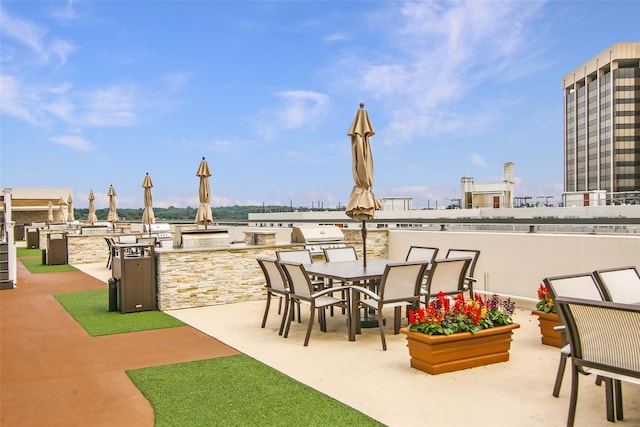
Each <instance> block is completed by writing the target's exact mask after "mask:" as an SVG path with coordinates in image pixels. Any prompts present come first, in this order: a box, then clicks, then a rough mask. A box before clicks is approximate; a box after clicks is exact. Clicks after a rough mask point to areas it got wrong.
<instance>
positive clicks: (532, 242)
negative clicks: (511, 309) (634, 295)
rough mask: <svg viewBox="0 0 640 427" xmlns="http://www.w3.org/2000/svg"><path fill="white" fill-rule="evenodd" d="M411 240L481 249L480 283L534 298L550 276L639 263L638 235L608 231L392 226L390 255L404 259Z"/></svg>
mask: <svg viewBox="0 0 640 427" xmlns="http://www.w3.org/2000/svg"><path fill="white" fill-rule="evenodd" d="M411 245H419V246H431V247H437V248H439V252H438V256H437V257H438V258H444V257H445V255H446V253H447V250H448V249H478V250H480V251H481V252H480V258H479V259H478V264H477V266H476V271H475V274H474V276H475V277H476V279H477V280H478V282H477V285H476V289H478V290H485V291H488V292H496V293H499V294H506V295H515V296H519V297H523V298H530V299H535V298H536V297H537V296H536V291H537V288H538V285H539V284H540V283H541V281H542V279H543V278H545V277H550V276H557V275H565V274H573V273H582V272H591V271H594V270H597V269H603V268H613V267H622V266H631V265H634V266H636V267H638V268H640V236H638V235H610V234H597V235H596V234H556V233H549V234H544V233H506V232H505V233H503V232H471V231H469V232H453V231H404V230H390V231H389V258H391V259H404V257H405V255H406V253H407V251H408V250H409V247H410V246H411Z"/></svg>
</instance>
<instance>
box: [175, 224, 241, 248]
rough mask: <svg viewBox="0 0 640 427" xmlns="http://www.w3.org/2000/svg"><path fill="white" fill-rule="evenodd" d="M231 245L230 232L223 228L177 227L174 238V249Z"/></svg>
mask: <svg viewBox="0 0 640 427" xmlns="http://www.w3.org/2000/svg"><path fill="white" fill-rule="evenodd" d="M230 244H231V239H230V238H229V232H228V230H227V229H222V228H206V229H204V228H193V226H187V227H176V233H175V236H174V238H173V247H174V248H185V249H196V248H220V247H227V246H229V245H230Z"/></svg>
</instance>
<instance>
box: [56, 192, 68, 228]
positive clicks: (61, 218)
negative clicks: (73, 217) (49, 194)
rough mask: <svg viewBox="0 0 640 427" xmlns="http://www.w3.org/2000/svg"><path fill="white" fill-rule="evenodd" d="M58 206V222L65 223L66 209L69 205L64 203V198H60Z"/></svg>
mask: <svg viewBox="0 0 640 427" xmlns="http://www.w3.org/2000/svg"><path fill="white" fill-rule="evenodd" d="M58 205H59V208H58V218H57V222H59V223H63V222H64V207H65V206H66V205H67V203H66V202H65V201H64V199H63V198H62V196H60V201H59V202H58Z"/></svg>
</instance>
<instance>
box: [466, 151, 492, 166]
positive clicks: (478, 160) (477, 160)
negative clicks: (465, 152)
mask: <svg viewBox="0 0 640 427" xmlns="http://www.w3.org/2000/svg"><path fill="white" fill-rule="evenodd" d="M469 160H470V161H471V163H472V164H474V165H476V166H480V167H482V168H486V167H488V165H487V162H486V161H485V160H484V159H483V158H482V156H480V154H477V153H472V154H471V155H470V156H469Z"/></svg>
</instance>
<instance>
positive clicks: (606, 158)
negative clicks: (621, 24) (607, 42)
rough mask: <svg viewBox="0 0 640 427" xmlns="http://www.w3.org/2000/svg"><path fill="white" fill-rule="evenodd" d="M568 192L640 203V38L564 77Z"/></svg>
mask: <svg viewBox="0 0 640 427" xmlns="http://www.w3.org/2000/svg"><path fill="white" fill-rule="evenodd" d="M562 88H563V90H564V191H565V193H574V194H575V193H584V196H585V199H584V200H585V204H588V201H589V195H588V193H589V192H595V191H603V192H606V197H607V202H608V203H612V202H618V201H624V202H630V201H631V202H639V201H640V42H634V43H617V44H614V45H613V46H611V47H610V48H608V49H606V50H605V51H603V52H601V53H599V54H598V55H596V56H595V57H593V58H591V59H590V60H589V61H587V62H585V63H584V64H582V65H580V66H579V67H577V68H576V69H575V70H573V71H571V72H570V73H568V74H567V75H565V76H564V77H563V78H562Z"/></svg>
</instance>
